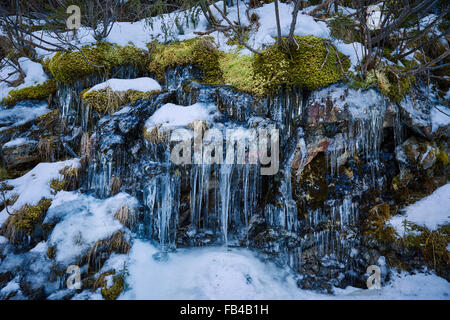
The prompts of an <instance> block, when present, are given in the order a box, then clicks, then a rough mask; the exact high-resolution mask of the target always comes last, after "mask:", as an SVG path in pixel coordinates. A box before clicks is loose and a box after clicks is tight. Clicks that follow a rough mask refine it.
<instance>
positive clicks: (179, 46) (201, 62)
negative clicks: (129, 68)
mask: <svg viewBox="0 0 450 320" xmlns="http://www.w3.org/2000/svg"><path fill="white" fill-rule="evenodd" d="M148 47H149V51H150V52H151V53H152V62H151V63H150V64H149V67H148V69H149V71H150V72H151V73H154V74H155V75H156V77H157V79H158V80H159V81H160V82H164V81H165V71H166V70H167V68H168V67H175V66H186V65H195V66H197V67H198V68H199V69H200V70H202V71H203V79H201V80H202V82H203V83H206V84H218V83H221V82H222V81H223V77H222V70H221V69H220V67H219V57H220V51H219V50H218V49H217V48H216V47H215V45H214V42H213V40H212V39H211V38H194V39H190V40H186V41H182V42H174V43H171V44H169V45H164V44H160V43H157V42H152V43H150V44H149V45H148Z"/></svg>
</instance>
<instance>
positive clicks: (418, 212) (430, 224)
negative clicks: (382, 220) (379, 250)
mask: <svg viewBox="0 0 450 320" xmlns="http://www.w3.org/2000/svg"><path fill="white" fill-rule="evenodd" d="M404 211H405V213H404V214H403V215H396V216H394V217H392V218H391V220H390V221H389V223H390V224H391V225H392V226H393V227H394V229H395V231H397V233H398V234H399V235H403V234H404V232H405V228H404V223H403V222H404V221H405V220H406V221H409V222H412V223H414V224H417V225H419V226H424V227H427V228H428V229H430V230H436V229H437V228H438V227H439V226H443V225H448V224H449V223H450V183H448V184H446V185H445V186H442V187H440V188H438V189H437V190H436V191H434V192H433V193H432V194H431V195H429V196H428V197H425V198H423V199H421V200H419V201H417V202H416V203H413V204H412V205H410V206H408V207H406V208H405V210H404Z"/></svg>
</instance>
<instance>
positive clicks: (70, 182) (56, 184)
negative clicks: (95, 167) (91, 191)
mask: <svg viewBox="0 0 450 320" xmlns="http://www.w3.org/2000/svg"><path fill="white" fill-rule="evenodd" d="M79 170H80V169H78V168H73V167H70V166H66V167H64V168H63V169H62V170H60V171H59V174H61V175H62V178H61V179H53V180H51V181H50V188H52V189H53V190H54V191H55V192H59V191H61V190H64V191H70V190H73V189H75V188H76V186H77V185H78V182H79V180H78V178H79Z"/></svg>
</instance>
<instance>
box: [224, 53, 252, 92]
mask: <svg viewBox="0 0 450 320" xmlns="http://www.w3.org/2000/svg"><path fill="white" fill-rule="evenodd" d="M253 59H254V58H253V57H252V56H248V55H243V56H240V55H239V54H236V53H223V54H222V55H221V58H220V68H221V69H222V71H223V78H224V82H225V83H226V84H228V85H230V86H232V87H234V88H236V89H238V90H240V91H243V92H247V93H254V91H255V80H254V72H253Z"/></svg>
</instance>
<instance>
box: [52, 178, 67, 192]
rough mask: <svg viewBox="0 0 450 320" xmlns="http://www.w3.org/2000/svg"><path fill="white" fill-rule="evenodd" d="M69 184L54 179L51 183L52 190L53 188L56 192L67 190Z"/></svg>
mask: <svg viewBox="0 0 450 320" xmlns="http://www.w3.org/2000/svg"><path fill="white" fill-rule="evenodd" d="M66 184H67V182H66V181H64V180H58V179H53V180H52V181H50V188H52V189H53V190H54V191H55V192H59V191H61V190H64V189H65V188H66Z"/></svg>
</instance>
